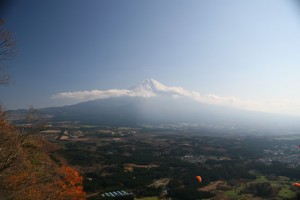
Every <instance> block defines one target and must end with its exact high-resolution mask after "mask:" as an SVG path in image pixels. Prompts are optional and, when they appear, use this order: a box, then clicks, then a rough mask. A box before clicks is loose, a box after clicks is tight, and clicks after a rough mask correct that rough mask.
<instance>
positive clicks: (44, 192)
mask: <svg viewBox="0 0 300 200" xmlns="http://www.w3.org/2000/svg"><path fill="white" fill-rule="evenodd" d="M50 149H52V150H54V149H55V147H53V145H50V144H48V143H47V142H45V141H41V140H39V139H37V138H36V137H34V136H32V135H26V137H24V135H22V134H21V133H20V132H19V131H18V130H17V129H16V128H15V127H14V126H13V125H12V124H10V123H8V122H7V121H6V119H5V116H4V114H3V112H1V109H0V177H1V178H0V190H1V197H3V198H4V199H15V200H28V199H59V200H84V199H86V194H85V192H84V191H83V186H82V180H83V178H82V177H81V176H80V174H79V172H78V171H77V170H75V169H74V168H71V167H69V166H67V165H64V164H63V165H62V166H61V163H62V161H61V160H59V159H58V158H57V160H56V162H54V161H53V160H52V159H51V157H50V154H51V153H52V152H51V150H50Z"/></svg>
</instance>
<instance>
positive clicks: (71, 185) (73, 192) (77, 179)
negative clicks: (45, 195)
mask: <svg viewBox="0 0 300 200" xmlns="http://www.w3.org/2000/svg"><path fill="white" fill-rule="evenodd" d="M59 172H60V174H61V176H62V178H61V179H60V180H58V181H57V185H58V186H60V187H61V188H62V193H61V195H62V198H63V199H72V200H73V199H74V200H83V199H86V198H85V195H86V194H85V192H83V187H82V180H83V178H82V176H80V175H79V173H78V171H77V170H75V169H73V168H71V167H69V166H62V167H61V168H60V169H59Z"/></svg>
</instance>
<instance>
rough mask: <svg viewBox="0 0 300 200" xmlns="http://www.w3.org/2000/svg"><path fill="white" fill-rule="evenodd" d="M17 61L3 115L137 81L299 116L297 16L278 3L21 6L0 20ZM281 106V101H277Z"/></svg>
mask: <svg viewBox="0 0 300 200" xmlns="http://www.w3.org/2000/svg"><path fill="white" fill-rule="evenodd" d="M0 17H3V18H4V19H5V20H6V25H5V27H6V28H7V29H9V30H11V31H13V32H14V33H15V39H16V40H17V47H18V55H17V57H16V58H15V59H13V60H11V61H9V62H7V63H6V65H7V71H8V72H9V73H10V75H11V76H12V78H13V82H12V84H10V85H9V86H8V87H6V86H5V87H3V86H2V87H0V94H1V96H0V100H1V103H2V105H3V106H4V107H5V108H7V109H15V108H26V107H28V106H29V105H32V106H34V107H37V108H40V107H47V106H59V105H65V104H70V103H72V102H73V101H72V100H70V99H53V98H51V97H52V96H53V95H54V94H57V93H61V92H75V91H90V90H108V89H114V88H116V89H126V88H129V87H130V86H132V85H135V84H137V83H139V82H141V81H142V80H144V79H146V78H154V79H156V80H157V81H159V82H161V83H163V84H165V85H168V86H180V87H183V88H184V89H186V90H189V91H197V92H199V93H200V94H203V95H206V94H214V95H216V96H219V97H234V98H237V99H239V100H241V101H247V102H252V103H254V104H255V103H257V102H273V101H276V102H277V104H278V105H277V104H276V105H277V106H279V107H276V105H275V107H274V106H273V107H272V108H269V110H268V111H271V112H272V111H273V110H272V109H274V112H282V113H290V114H298V113H299V115H300V90H299V85H300V56H299V54H300V10H299V7H298V5H297V4H296V2H294V1H282V0H264V1H261V0H251V1H250V0H249V1H239V0H227V1H222V0H218V1H217V0H206V1H204V0H197V1H176V0H165V1H158V0H157V1H156V0H151V1H150V0H144V1H139V0H135V1H134V0H127V1H123V0H119V1H117V0H106V1H104V0H102V1H101V0H87V1H82V0H72V1H69V0H51V1H50V0H47V1H39V0H34V1H33V0H26V1H21V0H20V1H15V3H14V4H11V6H10V7H9V9H7V11H6V12H5V13H4V14H2V16H0ZM281 102H283V103H282V104H281Z"/></svg>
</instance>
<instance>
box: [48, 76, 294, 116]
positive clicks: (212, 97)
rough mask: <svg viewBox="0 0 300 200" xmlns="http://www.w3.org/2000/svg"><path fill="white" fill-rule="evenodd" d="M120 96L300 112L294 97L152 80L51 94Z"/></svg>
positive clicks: (89, 97)
mask: <svg viewBox="0 0 300 200" xmlns="http://www.w3.org/2000/svg"><path fill="white" fill-rule="evenodd" d="M122 96H130V97H143V98H152V97H157V96H170V97H172V98H180V97H186V98H190V99H193V100H195V101H198V102H201V103H206V104H213V105H221V106H229V107H234V108H240V109H245V110H255V111H263V112H275V113H294V114H298V113H300V102H299V101H296V100H287V99H271V100H266V101H250V100H242V99H240V98H237V97H224V96H219V95H216V94H204V95H203V94H201V93H199V92H197V91H188V90H185V89H184V88H182V87H169V86H166V85H163V84H161V83H159V82H158V81H156V80H154V79H146V80H144V81H143V82H142V83H140V84H138V85H136V86H134V87H131V88H129V89H111V90H90V91H75V92H62V93H57V94H55V95H53V96H52V99H73V100H77V101H78V102H83V101H89V100H95V99H105V98H111V97H122ZM298 115H299V114H298Z"/></svg>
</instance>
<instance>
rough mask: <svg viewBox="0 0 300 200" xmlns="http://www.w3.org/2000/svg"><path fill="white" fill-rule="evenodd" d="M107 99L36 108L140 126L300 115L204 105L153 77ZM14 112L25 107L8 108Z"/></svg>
mask: <svg viewBox="0 0 300 200" xmlns="http://www.w3.org/2000/svg"><path fill="white" fill-rule="evenodd" d="M119 91H121V92H122V94H123V95H119V94H118V93H116V92H114V94H115V96H113V95H111V96H108V97H106V98H100V99H96V100H91V101H86V102H82V103H78V104H75V105H69V106H63V107H50V108H43V109H39V111H40V112H42V113H44V114H46V115H48V116H51V120H53V121H79V122H81V123H87V124H98V125H122V126H124V125H126V126H127V125H139V124H163V123H202V124H203V123H204V124H205V123H213V124H232V125H234V124H240V125H247V126H274V127H276V126H278V125H283V126H284V125H289V126H294V125H295V124H297V123H298V120H299V118H294V117H287V116H282V115H275V114H267V113H262V112H253V111H246V110H241V109H236V108H232V107H225V106H219V105H212V104H206V103H203V102H201V101H199V98H197V96H199V95H198V94H197V93H196V94H195V93H192V92H188V91H186V90H184V89H183V88H180V87H168V86H165V85H163V84H161V83H159V82H158V81H156V80H154V79H147V80H144V81H143V82H142V83H141V84H138V85H136V86H134V87H131V88H129V89H128V90H119ZM11 112H12V113H14V114H17V113H23V112H24V110H16V111H11Z"/></svg>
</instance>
